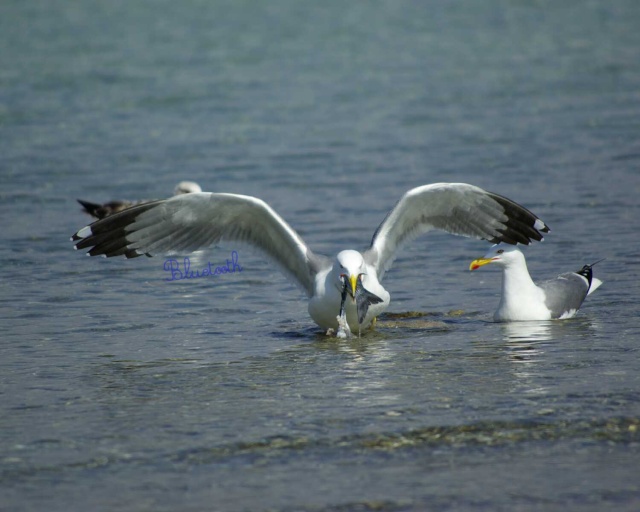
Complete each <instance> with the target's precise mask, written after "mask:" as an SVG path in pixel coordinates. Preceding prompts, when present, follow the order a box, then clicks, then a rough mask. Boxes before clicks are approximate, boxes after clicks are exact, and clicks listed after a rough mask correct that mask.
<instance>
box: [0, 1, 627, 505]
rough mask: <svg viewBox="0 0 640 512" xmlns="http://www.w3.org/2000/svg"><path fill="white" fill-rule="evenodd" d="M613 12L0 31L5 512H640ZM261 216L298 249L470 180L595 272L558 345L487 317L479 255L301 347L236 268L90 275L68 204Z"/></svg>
mask: <svg viewBox="0 0 640 512" xmlns="http://www.w3.org/2000/svg"><path fill="white" fill-rule="evenodd" d="M639 26H640V4H638V3H637V2H636V1H635V0H627V1H625V0H621V1H615V2H608V1H599V0H593V1H581V2H578V1H566V2H551V1H544V0H543V1H515V2H507V1H501V0H489V1H485V2H476V1H472V0H463V1H460V2H411V1H402V0H401V1H393V2H391V1H389V2H386V1H373V2H333V1H328V2H315V3H310V2H293V1H286V0H274V1H270V2H252V1H246V2H244V1H242V2H241V1H235V0H234V1H211V2H203V1H197V0H187V1H182V2H169V1H164V0H158V1H153V2H152V1H143V0H135V1H127V2H125V1H119V0H117V1H111V2H98V1H95V0H87V1H83V2H79V1H61V0H52V1H48V2H18V1H13V0H9V1H6V2H3V3H2V4H1V5H0V183H1V184H2V186H1V187H0V197H1V199H2V201H0V218H1V219H2V221H3V230H2V235H1V236H2V244H0V258H1V260H2V269H3V271H2V277H1V278H0V303H1V307H0V333H1V334H2V342H1V343H2V351H1V357H0V509H2V510H11V511H32V510H34V511H35V510H43V511H44V510H46V511H69V510H78V511H80V510H82V511H84V510H97V511H100V510H105V511H106V510H122V511H143V510H153V511H174V510H175V511H196V510H221V511H261V510H264V511H266V510H270V511H271V510H282V511H294V510H295V511H298V510H303V511H322V510H327V511H328V510H344V511H347V510H348V511H351V510H357V511H362V510H383V511H400V510H402V511H404V510H471V511H473V510H486V511H495V510H509V511H511V510H527V511H529V510H563V511H564V510H581V511H582V510H589V511H602V510H616V511H633V510H638V509H639V508H640V476H639V473H638V461H639V460H640V459H639V457H640V445H639V442H640V433H639V429H640V358H639V350H638V346H639V343H640V322H639V321H638V292H639V291H640V286H639V284H638V283H639V279H640V271H639V266H638V262H639V258H640V236H639V235H638V231H639V228H640V221H639V220H638V219H639V218H640V200H639V199H638V198H639V197H640V169H639V167H640V122H639V121H638V120H639V119H640V61H639V60H638V55H640V31H639V30H638V27H639ZM183 179H190V180H195V181H197V182H199V183H200V184H201V185H202V186H203V188H204V189H205V190H212V191H225V192H237V193H244V194H249V195H256V196H259V197H261V198H263V199H265V200H266V201H268V202H269V204H271V205H272V206H273V207H274V208H275V209H276V210H277V211H278V212H279V213H280V214H281V215H282V216H283V217H284V218H285V219H287V220H288V221H289V222H290V224H291V225H292V226H293V227H294V228H295V229H296V230H298V231H299V232H300V233H301V235H302V236H303V237H304V239H305V241H306V242H307V243H308V244H309V245H310V246H311V247H312V248H313V249H314V250H315V251H317V252H320V253H326V254H328V255H333V254H335V253H336V252H337V251H338V250H340V249H343V248H354V249H363V248H365V247H366V245H367V243H368V242H369V240H370V238H371V235H372V234H373V231H374V230H375V228H376V227H377V225H378V224H379V223H380V221H381V220H382V219H383V218H384V215H385V214H386V212H387V211H388V210H389V209H390V208H391V207H392V206H393V205H394V203H395V202H396V201H397V200H398V199H399V198H400V196H401V195H402V194H403V193H404V192H405V191H406V190H408V189H409V188H411V187H414V186H418V185H422V184H425V183H431V182H438V181H462V182H470V183H474V184H477V185H480V186H482V187H484V188H487V189H489V190H492V191H495V192H498V193H501V194H503V195H506V196H508V197H510V198H512V199H514V200H516V201H518V202H520V203H522V204H523V205H525V206H527V207H528V208H530V209H531V210H533V211H534V212H535V213H536V214H538V215H539V216H540V217H541V218H543V219H544V220H545V221H546V222H547V223H548V224H549V225H550V226H551V228H552V232H551V233H550V234H549V235H548V236H547V237H546V240H545V242H543V243H542V244H536V245H535V246H532V247H529V248H527V250H526V255H527V258H528V262H529V268H530V271H531V273H532V275H533V277H534V278H537V279H544V278H549V277H553V276H554V275H556V274H557V273H560V272H563V271H568V270H577V269H579V268H580V267H581V266H582V265H583V264H585V263H590V262H593V261H595V260H597V259H600V258H606V260H605V261H603V262H602V263H599V264H598V265H597V266H596V267H595V273H596V275H597V276H598V277H599V278H601V279H602V280H603V281H604V285H603V286H602V287H601V288H600V289H599V290H597V292H596V293H594V294H593V295H592V296H590V297H589V298H588V299H587V301H586V302H585V304H584V306H583V308H582V310H581V311H580V313H579V314H578V316H577V317H575V318H574V319H571V320H568V321H563V322H534V323H521V324H507V325H501V324H496V323H493V322H492V321H491V318H492V313H493V310H494V309H495V307H496V306H497V303H498V292H499V282H500V275H499V272H498V271H497V270H495V269H491V268H487V269H486V270H485V269H482V270H480V271H478V272H474V273H469V272H468V271H467V268H468V264H469V262H470V261H471V260H472V259H475V258H477V257H480V256H482V255H483V254H484V252H485V251H486V249H487V247H488V245H487V244H486V243H485V242H482V241H475V240H466V239H462V238H458V237H453V236H450V235H445V234H439V233H431V234H429V235H427V236H425V237H422V238H420V239H419V240H417V241H415V242H414V243H412V244H411V245H410V246H409V247H407V248H406V250H404V251H403V252H402V253H401V254H400V255H399V257H398V259H397V260H396V262H395V265H394V267H393V269H392V270H391V271H390V272H388V273H387V275H386V277H385V286H386V287H387V289H388V290H389V291H390V293H391V296H392V303H391V307H390V309H389V314H388V315H386V316H385V317H383V318H381V319H380V322H379V324H378V327H377V329H376V331H375V332H372V333H367V334H366V335H365V336H363V337H362V338H360V339H357V338H355V339H350V340H346V341H336V340H335V339H330V338H327V337H325V336H323V335H322V334H320V333H319V332H318V330H317V328H315V327H314V324H313V322H312V321H311V320H310V318H309V316H308V314H307V311H306V309H307V306H306V301H305V300H304V296H303V294H302V293H301V292H300V291H299V290H298V289H297V288H296V287H295V286H294V285H292V284H290V283H289V282H288V281H287V280H286V279H285V278H284V277H283V276H282V275H281V274H280V273H279V271H278V270H277V269H276V268H274V266H273V265H272V264H270V263H268V262H265V261H264V260H263V259H261V258H260V257H259V256H258V255H257V254H255V253H254V252H252V251H251V249H250V248H247V247H235V246H233V245H225V246H224V247H220V248H217V249H215V250H212V251H210V252H206V253H203V254H200V255H198V256H196V257H194V259H193V264H194V265H201V266H205V265H207V264H208V263H209V262H211V264H212V265H221V264H224V262H225V261H226V259H227V258H229V257H230V255H231V254H232V252H233V251H237V253H238V260H239V263H240V264H241V266H242V272H237V273H234V274H228V275H218V276H213V277H207V278H201V279H194V280H190V281H179V282H168V281H167V278H168V275H167V272H165V271H164V270H163V263H164V260H163V259H162V258H159V257H156V258H151V259H149V258H139V259H137V260H130V261H125V260H122V259H108V260H107V259H102V258H86V257H84V256H83V255H82V254H81V253H78V252H74V251H73V247H72V244H71V243H70V242H69V237H70V235H71V234H72V233H73V232H74V231H76V230H77V229H79V228H80V227H82V226H84V225H85V224H86V223H87V222H88V221H89V218H88V217H87V216H86V215H84V214H83V213H82V212H81V211H80V208H79V205H78V204H77V203H76V202H75V200H76V198H83V199H87V200H90V201H106V200H110V199H118V198H132V199H137V198H158V197H166V196H168V195H170V194H171V193H172V190H173V187H174V185H175V184H176V183H177V182H178V181H180V180H183Z"/></svg>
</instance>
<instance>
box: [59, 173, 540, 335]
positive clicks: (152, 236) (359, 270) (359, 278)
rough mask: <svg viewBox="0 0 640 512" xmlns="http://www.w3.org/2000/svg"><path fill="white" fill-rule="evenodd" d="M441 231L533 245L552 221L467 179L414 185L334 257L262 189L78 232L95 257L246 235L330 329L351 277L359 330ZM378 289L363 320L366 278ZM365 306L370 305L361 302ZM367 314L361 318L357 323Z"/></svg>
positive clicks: (185, 201)
mask: <svg viewBox="0 0 640 512" xmlns="http://www.w3.org/2000/svg"><path fill="white" fill-rule="evenodd" d="M434 229H440V230H443V231H447V232H449V233H452V234H454V235H461V236H466V237H473V238H478V239H485V240H489V241H491V242H493V243H498V242H505V243H509V244H516V243H521V244H529V243H530V242H531V241H532V240H538V241H539V240H542V234H541V233H546V232H548V231H549V228H548V227H547V226H546V225H545V223H544V222H542V221H541V220H540V219H539V218H538V217H536V216H535V215H534V214H533V213H531V212H530V211H529V210H527V209H526V208H524V207H522V206H520V205H519V204H517V203H515V202H513V201H511V200H510V199H507V198H506V197H503V196H500V195H498V194H494V193H492V192H487V191H486V190H483V189H481V188H479V187H476V186H474V185H468V184H466V183H435V184H431V185H424V186H421V187H417V188H414V189H411V190H409V191H408V192H406V193H405V194H404V196H402V198H401V199H400V201H399V202H398V203H397V204H396V205H395V207H394V208H393V209H392V210H391V211H390V212H389V213H388V214H387V216H386V217H385V219H384V220H383V221H382V224H380V226H379V227H378V229H377V230H376V231H375V233H374V235H373V239H372V240H371V245H370V246H369V248H368V249H367V250H365V251H364V252H358V251H355V250H350V249H348V250H344V251H341V252H339V253H338V254H337V255H336V256H335V258H334V259H330V258H328V257H326V256H323V255H320V254H316V253H314V252H313V251H312V250H311V249H310V248H309V247H308V246H307V244H305V242H304V241H303V240H302V238H301V237H300V235H298V233H296V232H295V231H294V230H293V228H291V226H289V224H287V223H286V222H285V221H284V219H282V217H280V216H279V215H278V214H277V213H276V212H275V211H274V210H273V209H272V208H271V207H270V206H269V205H268V204H267V203H265V202H264V201H262V200H261V199H258V198H256V197H250V196H243V195H237V194H224V193H209V192H207V193H195V194H187V195H180V196H175V197H172V198H170V199H165V200H161V201H154V202H151V203H146V204H141V205H138V206H134V207H132V208H129V209H127V210H124V211H122V212H120V213H116V214H114V215H112V216H110V217H107V218H105V219H102V220H99V221H97V222H94V223H93V224H91V225H90V226H86V227H84V228H82V229H81V230H80V231H78V232H77V233H76V234H75V235H73V237H72V240H73V241H74V242H76V245H75V248H76V249H89V251H88V255H90V256H97V255H103V256H121V255H124V256H125V257H127V258H135V257H138V256H141V255H143V254H146V255H149V256H151V255H155V254H180V253H182V254H184V253H186V252H191V251H196V250H199V249H203V248H206V247H209V246H211V245H214V244H217V243H218V242H220V241H221V240H225V241H229V242H238V243H240V242H244V243H248V244H250V245H252V246H253V247H254V248H256V249H258V250H260V251H262V252H263V253H264V254H265V255H266V256H267V257H268V258H270V259H271V260H272V261H274V262H275V263H276V264H278V265H279V266H280V268H281V269H282V270H283V272H284V273H285V274H287V275H288V276H289V277H290V278H292V279H293V281H294V282H295V283H297V284H298V285H299V286H300V287H301V288H302V289H303V290H304V291H305V292H306V294H307V296H308V297H309V314H310V315H311V318H312V319H313V320H314V321H315V322H316V323H317V324H318V325H319V326H320V327H321V328H323V329H327V330H328V329H333V330H335V329H337V328H338V327H339V325H338V313H339V312H340V309H341V308H340V305H341V295H342V291H343V289H344V283H345V281H346V282H347V283H348V294H349V297H350V299H349V300H348V301H347V303H346V305H345V315H346V319H347V322H348V325H349V326H350V327H351V330H358V328H364V327H367V326H368V325H369V324H370V323H371V321H372V320H373V319H374V318H375V317H376V316H378V315H379V314H380V313H382V312H383V311H384V310H386V309H387V307H388V306H389V301H390V296H389V292H387V290H385V289H384V287H383V286H382V284H381V282H380V281H381V280H382V278H383V277H384V273H385V271H387V270H388V269H389V268H390V267H391V264H392V262H393V259H394V257H395V255H396V252H397V251H398V250H399V249H400V247H401V246H402V245H403V244H405V243H407V242H408V241H409V240H411V239H413V238H415V237H417V236H418V235H421V234H423V233H426V232H427V231H431V230H434ZM359 284H360V285H361V286H363V287H364V289H365V290H366V291H367V292H368V293H369V294H372V295H374V296H376V297H377V298H378V299H380V300H379V302H377V301H375V300H367V301H366V302H367V308H366V309H367V311H366V313H365V314H364V317H363V318H362V317H361V319H359V318H358V307H357V304H356V293H357V289H358V285H359ZM361 313H362V309H361ZM359 320H361V321H359Z"/></svg>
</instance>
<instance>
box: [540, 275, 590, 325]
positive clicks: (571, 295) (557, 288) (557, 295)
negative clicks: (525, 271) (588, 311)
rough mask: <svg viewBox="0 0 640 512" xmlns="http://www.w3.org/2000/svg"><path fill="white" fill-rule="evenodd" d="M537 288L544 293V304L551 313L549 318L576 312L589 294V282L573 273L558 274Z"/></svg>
mask: <svg viewBox="0 0 640 512" xmlns="http://www.w3.org/2000/svg"><path fill="white" fill-rule="evenodd" d="M538 286H539V287H540V288H542V290H543V291H544V294H545V300H544V304H545V306H547V308H549V311H551V318H561V317H562V316H564V315H565V314H568V313H570V312H574V313H575V312H576V311H578V309H580V306H581V305H582V303H583V302H584V299H585V297H586V296H587V293H588V292H589V281H588V280H587V279H586V278H585V277H583V276H580V275H578V274H576V273H575V272H567V273H565V274H560V275H559V276H558V277H556V278H555V279H551V280H549V281H544V282H543V283H540V284H539V285H538Z"/></svg>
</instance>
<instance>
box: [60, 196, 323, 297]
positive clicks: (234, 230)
mask: <svg viewBox="0 0 640 512" xmlns="http://www.w3.org/2000/svg"><path fill="white" fill-rule="evenodd" d="M72 240H74V241H75V242H77V243H76V249H89V251H88V254H89V255H91V256H97V255H104V256H107V257H110V256H122V255H123V256H125V257H127V258H136V257H138V256H142V255H143V254H144V255H147V256H152V255H154V254H177V253H182V254H184V253H188V252H192V251H197V250H200V249H204V248H207V247H210V246H212V245H214V244H217V243H218V242H220V241H221V240H227V241H230V242H240V243H248V244H250V245H252V246H253V247H255V248H257V249H259V250H260V251H261V252H263V253H264V254H265V255H266V256H267V257H269V258H270V259H271V260H272V261H274V262H275V263H277V264H278V265H279V266H280V267H281V269H282V270H283V271H284V272H285V273H286V274H287V275H289V276H290V277H292V278H293V279H294V280H295V281H296V282H297V283H298V284H299V285H300V286H302V288H303V289H304V290H305V291H306V292H307V294H308V295H309V296H311V295H312V294H313V289H314V279H315V275H316V273H318V272H319V271H320V270H322V269H324V268H327V267H329V266H331V263H330V262H329V259H328V258H326V257H324V256H320V255H316V254H314V253H313V252H312V251H311V250H310V249H309V248H308V247H307V246H306V244H305V243H304V241H303V240H302V238H301V237H300V236H299V235H298V234H297V233H296V232H295V231H294V230H293V229H292V228H291V227H290V226H289V225H288V224H287V223H286V222H285V221H284V220H283V219H282V218H281V217H280V216H279V215H278V214H277V213H276V212H275V211H274V210H273V209H272V208H271V207H270V206H269V205H268V204H267V203H265V202H264V201H262V200H260V199H257V198H255V197H250V196H241V195H236V194H215V193H195V194H185V195H179V196H175V197H172V198H170V199H165V200H161V201H153V202H150V203H145V204H141V205H138V206H134V207H132V208H129V209H127V210H124V211H122V212H120V213H116V214H114V215H111V216H109V217H107V218H105V219H102V220H99V221H97V222H94V223H93V224H91V225H90V226H87V227H85V228H82V229H81V230H80V231H78V232H77V233H76V234H75V235H73V237H72Z"/></svg>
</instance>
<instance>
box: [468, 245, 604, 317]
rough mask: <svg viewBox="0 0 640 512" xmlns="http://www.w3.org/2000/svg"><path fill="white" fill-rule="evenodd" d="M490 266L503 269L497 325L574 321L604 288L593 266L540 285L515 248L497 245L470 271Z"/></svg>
mask: <svg viewBox="0 0 640 512" xmlns="http://www.w3.org/2000/svg"><path fill="white" fill-rule="evenodd" d="M490 263H494V264H496V265H498V266H499V267H501V268H502V297H501V298H500V304H499V305H498V309H497V310H496V312H495V314H494V319H495V320H496V321H497V322H510V321H520V320H551V319H564V318H571V317H572V316H574V315H575V314H576V313H577V312H578V309H580V306H581V305H582V302H583V301H584V299H585V298H586V297H587V295H589V294H590V293H591V292H593V291H595V290H596V289H597V288H598V287H599V286H600V285H601V284H602V281H600V280H599V279H597V278H595V277H593V270H592V268H591V267H593V265H595V263H592V264H591V265H585V266H583V267H582V268H581V269H580V270H578V271H577V272H566V273H564V274H560V275H559V276H558V277H556V278H555V279H550V280H548V281H544V282H542V283H540V284H539V285H536V284H535V283H534V282H533V280H532V279H531V276H530V275H529V271H528V270H527V262H526V260H525V257H524V254H522V252H521V251H520V250H519V249H518V248H517V247H515V246H504V245H494V246H493V247H492V248H491V249H490V250H489V252H488V253H487V254H485V256H484V257H483V258H480V259H477V260H474V261H472V262H471V264H470V265H469V270H476V269H478V268H480V267H482V266H484V265H488V264H490ZM596 263H598V262H596Z"/></svg>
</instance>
